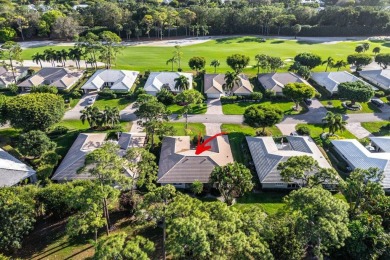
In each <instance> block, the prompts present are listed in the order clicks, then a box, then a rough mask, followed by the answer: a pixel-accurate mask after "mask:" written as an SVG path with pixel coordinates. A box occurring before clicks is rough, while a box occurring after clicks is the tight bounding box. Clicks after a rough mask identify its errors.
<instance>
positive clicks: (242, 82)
mask: <svg viewBox="0 0 390 260" xmlns="http://www.w3.org/2000/svg"><path fill="white" fill-rule="evenodd" d="M225 84H226V81H225V74H205V75H204V93H205V94H206V95H207V98H220V97H221V96H225V95H226V92H225V91H224V85H225ZM252 92H253V86H252V84H251V83H250V82H249V79H248V77H247V76H246V75H244V74H239V75H238V81H237V82H236V83H235V84H234V87H233V89H232V94H234V95H236V96H247V95H250V94H251V93H252Z"/></svg>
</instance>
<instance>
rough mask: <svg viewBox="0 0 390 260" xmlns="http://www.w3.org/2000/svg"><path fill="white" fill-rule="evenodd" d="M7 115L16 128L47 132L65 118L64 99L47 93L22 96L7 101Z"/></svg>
mask: <svg viewBox="0 0 390 260" xmlns="http://www.w3.org/2000/svg"><path fill="white" fill-rule="evenodd" d="M5 113H6V118H7V119H8V120H9V122H10V124H11V125H12V126H13V127H15V128H21V129H23V130H24V131H29V130H46V129H47V128H49V127H50V126H52V125H53V124H55V123H58V122H59V121H60V120H61V119H62V117H63V116H64V113H65V105H64V99H63V98H62V97H61V96H57V95H53V94H47V93H43V94H40V93H39V94H38V93H37V94H29V95H20V96H16V97H14V98H12V99H9V100H8V101H7V103H6V105H5Z"/></svg>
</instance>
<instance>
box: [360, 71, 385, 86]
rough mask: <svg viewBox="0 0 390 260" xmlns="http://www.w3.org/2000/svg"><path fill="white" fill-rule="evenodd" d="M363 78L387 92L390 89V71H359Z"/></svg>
mask: <svg viewBox="0 0 390 260" xmlns="http://www.w3.org/2000/svg"><path fill="white" fill-rule="evenodd" d="M359 75H360V76H361V77H362V78H365V79H367V80H368V81H370V82H372V83H373V84H376V85H378V87H381V88H383V89H385V90H388V89H390V69H387V70H362V71H359Z"/></svg>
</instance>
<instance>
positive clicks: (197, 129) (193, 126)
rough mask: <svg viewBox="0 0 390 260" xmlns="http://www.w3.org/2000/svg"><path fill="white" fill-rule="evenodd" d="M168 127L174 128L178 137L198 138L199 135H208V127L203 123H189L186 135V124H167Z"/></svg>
mask: <svg viewBox="0 0 390 260" xmlns="http://www.w3.org/2000/svg"><path fill="white" fill-rule="evenodd" d="M165 124H166V125H169V126H173V128H174V130H175V135H177V136H184V135H189V136H196V135H198V134H199V133H201V134H202V135H205V134H206V127H205V126H204V124H202V123H188V130H189V131H188V130H187V133H188V134H186V131H185V123H170V122H169V123H165Z"/></svg>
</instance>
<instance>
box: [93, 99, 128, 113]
mask: <svg viewBox="0 0 390 260" xmlns="http://www.w3.org/2000/svg"><path fill="white" fill-rule="evenodd" d="M133 101H134V100H132V99H128V98H114V99H101V98H97V99H96V101H95V103H93V106H95V107H97V108H99V109H100V110H104V108H105V107H117V108H118V109H119V111H120V110H123V109H124V108H126V107H127V106H128V105H130V104H131V103H132V102H133Z"/></svg>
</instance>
